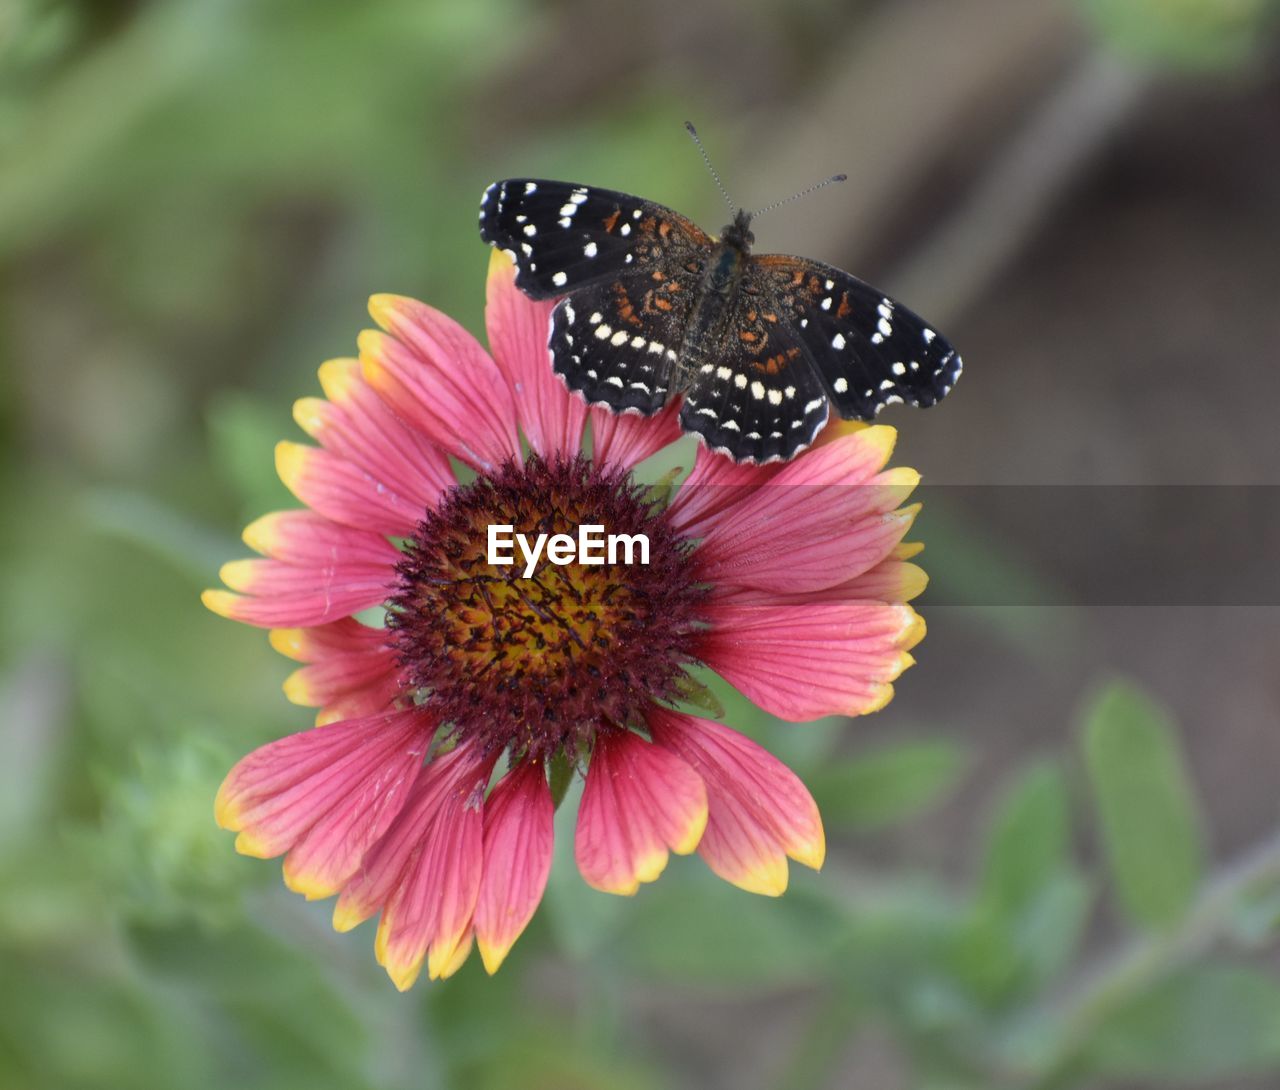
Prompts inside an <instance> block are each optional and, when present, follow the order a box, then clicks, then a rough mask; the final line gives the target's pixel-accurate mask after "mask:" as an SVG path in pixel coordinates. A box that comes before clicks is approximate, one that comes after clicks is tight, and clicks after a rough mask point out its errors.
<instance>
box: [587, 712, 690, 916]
mask: <svg viewBox="0 0 1280 1090" xmlns="http://www.w3.org/2000/svg"><path fill="white" fill-rule="evenodd" d="M706 824H707V792H706V788H705V787H704V786H703V783H702V778H701V777H700V776H699V775H698V774H697V773H696V772H695V771H694V770H693V769H692V768H690V767H689V765H688V764H686V763H685V762H684V761H682V760H681V759H680V758H679V757H677V756H676V755H675V754H674V753H670V752H668V751H667V750H664V749H660V748H659V747H657V746H655V745H653V744H652V743H651V742H646V741H645V740H644V739H643V738H641V737H640V736H639V735H638V734H635V733H634V732H632V731H629V730H616V731H611V732H604V733H601V734H599V735H598V736H597V737H596V745H595V750H594V751H593V753H592V755H591V766H590V768H588V770H587V783H586V787H585V789H584V790H583V792H582V803H581V805H580V807H579V809H578V827H577V834H576V837H575V840H574V856H575V858H576V859H577V862H578V869H579V870H580V871H581V872H582V876H583V878H585V879H586V881H587V884H588V885H591V886H594V887H595V888H596V889H599V890H603V891H604V892H606V893H623V894H631V893H635V892H636V890H637V889H639V888H640V883H641V882H652V881H653V880H654V879H655V878H657V877H658V875H659V874H661V873H662V871H663V869H664V868H665V867H666V865H667V855H668V849H670V850H671V851H673V852H676V853H677V854H678V855H687V854H688V853H689V852H691V851H693V850H694V848H696V847H697V846H698V841H699V840H700V839H701V837H702V831H703V829H705V828H706Z"/></svg>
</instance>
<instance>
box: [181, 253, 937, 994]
mask: <svg viewBox="0 0 1280 1090" xmlns="http://www.w3.org/2000/svg"><path fill="white" fill-rule="evenodd" d="M370 311H371V313H372V315H373V317H374V319H375V321H376V322H377V323H378V325H379V326H381V327H382V328H381V331H380V332H373V331H370V332H366V333H364V334H362V335H361V336H360V338H359V346H360V358H359V360H354V359H339V360H331V361H329V362H328V363H326V364H324V366H323V367H321V369H320V381H321V384H322V386H323V389H324V393H325V398H324V399H318V398H304V399H303V400H301V401H299V402H298V403H297V406H296V411H295V416H296V418H297V421H298V423H299V424H300V425H301V427H302V428H303V430H304V431H305V432H306V433H307V434H308V435H310V436H311V437H312V438H313V439H314V440H315V441H316V442H317V443H318V444H319V445H318V446H306V445H300V444H297V443H291V442H284V443H281V444H280V445H279V447H278V448H277V452H276V455H277V456H276V461H277V467H278V469H279V472H280V476H281V478H282V479H283V480H284V482H285V484H286V485H287V486H288V487H289V488H290V489H291V490H292V491H293V493H294V494H295V495H296V496H297V497H298V499H299V500H301V501H302V503H303V504H304V505H305V506H304V508H303V509H300V510H292V511H284V512H278V513H276V514H271V515H267V516H265V517H264V518H261V519H259V520H257V521H256V522H254V523H252V524H251V525H250V526H249V527H248V529H246V530H245V534H244V538H245V541H246V542H247V543H248V544H249V546H250V547H251V548H252V549H254V550H255V551H256V552H258V553H260V554H262V558H260V559H252V560H238V561H234V562H232V563H230V564H227V565H226V566H225V567H224V568H223V570H222V579H223V581H224V582H225V583H226V584H227V586H228V587H230V588H231V590H230V591H225V590H211V591H207V592H206V594H205V598H204V600H205V603H206V604H207V605H208V606H209V608H210V609H212V610H214V611H215V612H216V613H219V614H221V615H223V616H226V617H230V618H232V619H234V620H238V621H245V622H247V623H249V624H253V625H259V626H262V627H265V628H269V629H271V630H272V631H271V642H272V644H273V646H274V647H275V648H276V649H277V650H278V651H280V652H282V653H283V654H285V655H287V656H289V657H290V658H293V659H295V660H297V661H299V662H301V663H303V664H304V665H303V666H302V667H301V668H300V669H299V670H297V671H296V672H295V673H294V674H292V675H291V676H290V678H289V679H288V681H287V682H286V684H285V691H286V694H287V695H288V696H289V698H290V699H291V700H293V701H295V702H296V703H299V704H305V705H311V706H315V707H319V708H320V713H319V717H318V726H317V727H315V728H313V729H310V730H305V731H302V732H301V733H299V734H293V735H290V736H288V737H286V738H282V739H280V740H279V741H276V742H272V743H270V744H268V745H265V746H263V747H262V748H261V749H258V750H256V751H254V752H253V753H251V754H249V756H247V757H245V758H244V759H243V760H241V761H240V762H239V763H238V764H237V765H236V766H235V767H234V768H233V769H232V770H231V773H230V774H229V775H228V776H227V778H226V781H225V782H224V783H223V785H222V788H221V790H220V791H219V793H218V798H217V804H216V814H217V820H218V822H219V823H220V824H221V825H223V826H224V827H226V828H228V829H232V830H235V831H236V832H238V833H239V836H238V837H237V839H236V847H237V849H238V850H239V851H241V852H244V853H245V854H248V855H254V856H259V857H263V858H267V857H271V856H276V855H281V854H283V855H284V857H285V858H284V878H285V882H286V883H287V884H288V885H289V887H290V888H291V889H294V890H296V891H298V892H300V893H303V894H305V895H306V896H307V897H308V898H321V897H329V896H332V895H334V894H337V897H338V899H337V903H336V907H335V909H334V926H335V927H337V928H338V929H339V930H347V929H349V928H352V927H354V926H356V925H357V924H359V923H360V922H362V921H363V920H366V919H368V918H370V917H372V916H374V915H375V914H379V913H380V914H381V916H380V921H379V925H378V931H377V941H376V950H377V955H378V959H379V961H380V962H381V963H382V964H383V965H384V966H385V967H386V969H387V972H388V973H389V974H390V975H391V978H392V980H393V981H394V982H395V983H396V985H397V986H398V987H400V988H402V989H403V988H407V987H409V986H410V985H411V984H412V983H413V981H414V980H415V978H416V977H417V975H418V973H419V972H420V970H421V968H422V965H423V963H424V961H425V963H426V966H427V971H428V973H429V975H430V976H431V977H443V976H448V975H449V974H450V973H452V972H454V971H455V970H456V969H457V968H458V967H459V966H460V965H461V964H462V963H463V962H464V961H465V960H466V957H467V954H468V953H469V951H470V949H471V945H472V942H473V939H474V941H475V943H476V944H477V945H478V946H479V948H480V954H481V957H482V958H483V960H484V965H485V968H486V969H487V970H488V971H489V972H493V971H494V970H496V969H497V967H498V966H499V965H500V964H501V962H502V960H503V959H504V958H505V957H506V955H507V952H508V951H509V950H510V949H511V946H512V944H513V943H514V942H515V940H516V939H517V938H518V937H519V935H520V933H521V932H522V931H523V930H524V928H525V926H526V925H527V924H528V922H529V919H530V918H531V916H532V915H533V912H534V910H535V908H536V907H537V905H538V902H539V900H540V899H541V897H542V893H543V889H544V887H545V885H546V881H547V874H548V870H549V868H550V865H551V849H552V817H553V811H554V808H555V801H554V800H553V794H552V787H551V783H550V779H549V777H550V776H551V774H552V773H553V772H558V773H560V774H559V775H557V776H556V777H555V778H556V780H557V783H560V782H562V781H564V780H565V778H566V777H565V775H564V773H567V772H569V771H570V770H577V771H579V772H582V773H583V774H584V775H585V784H584V787H583V791H582V799H581V804H580V807H579V811H578V815H577V828H576V833H575V842H574V850H575V856H576V859H577V864H578V868H579V869H580V871H581V872H582V875H583V877H584V878H585V879H586V881H587V882H588V883H590V884H591V885H592V886H594V887H595V888H597V889H600V890H605V891H607V892H610V893H634V892H635V891H636V889H637V888H638V886H639V885H640V883H642V882H650V881H652V880H653V879H655V878H657V877H658V875H659V874H660V873H661V871H662V869H663V867H664V866H665V865H666V862H667V858H668V853H669V852H676V853H680V854H684V853H689V852H693V851H695V850H696V851H697V852H698V853H699V854H700V855H701V856H702V858H703V859H704V860H705V861H706V863H707V865H708V866H709V867H710V868H711V869H712V870H713V871H714V872H715V873H716V874H718V875H720V876H721V877H723V878H725V879H726V880H728V881H730V882H732V883H734V884H735V885H737V886H740V887H742V888H743V889H746V890H750V891H753V892H756V893H764V894H772V895H776V894H779V893H781V892H782V891H783V890H784V889H785V888H786V885H787V860H788V858H790V859H794V860H796V861H797V862H800V863H803V864H805V865H807V866H810V867H815V868H816V867H819V866H821V864H822V861H823V856H824V852H825V845H824V839H823V830H822V823H821V820H820V818H819V816H818V812H817V807H816V806H815V805H814V802H813V799H812V798H811V797H810V795H809V793H808V791H806V790H805V788H804V786H803V785H802V784H801V783H800V781H799V779H798V778H797V777H796V776H795V774H794V773H792V772H791V771H790V770H789V769H787V768H786V767H785V766H784V765H783V764H782V763H781V762H779V761H778V760H777V759H776V758H774V757H773V756H771V755H770V754H769V753H767V752H766V751H765V750H764V749H762V748H761V747H760V746H758V745H757V744H756V743H754V742H752V741H751V740H749V739H748V738H746V737H744V736H743V735H742V734H739V733H738V732H736V731H734V730H732V729H730V728H729V727H727V726H725V725H723V724H721V723H718V722H715V721H712V720H709V719H705V718H699V717H696V716H694V715H691V714H687V713H686V712H684V711H681V710H679V707H680V705H681V703H682V701H683V700H684V699H685V698H686V697H687V696H688V695H689V694H690V692H691V691H695V689H696V687H691V682H690V677H689V674H688V673H687V671H688V670H689V669H690V668H691V667H696V666H706V667H709V668H711V669H712V670H715V671H716V672H718V673H719V674H720V675H721V676H722V677H723V678H724V679H725V680H727V681H728V682H729V683H730V684H732V685H733V686H735V687H736V688H737V689H738V690H740V691H741V692H742V693H744V694H745V695H746V696H747V697H749V698H750V699H751V700H753V701H754V702H755V703H756V704H758V705H759V706H760V707H761V708H763V709H765V710H766V711H768V712H771V713H773V714H774V715H776V716H779V717H781V718H782V719H786V720H793V721H800V720H809V719H814V718H817V717H819V716H825V715H833V714H841V715H859V714H862V713H865V712H870V711H873V710H875V709H877V708H880V707H882V706H883V705H884V704H885V703H886V702H887V701H888V700H889V698H890V696H891V695H892V687H891V683H892V682H893V680H894V679H895V678H896V677H897V676H898V674H899V673H901V671H902V670H903V669H904V668H905V667H907V666H908V665H910V664H911V662H912V659H911V656H910V655H909V653H908V651H909V649H910V648H911V647H912V646H913V645H914V644H915V643H916V642H917V641H918V640H919V639H920V637H921V636H922V635H923V632H924V626H923V623H922V622H921V620H920V619H919V617H918V616H917V615H916V613H915V612H914V611H913V610H912V609H911V607H910V606H908V605H906V604H905V603H906V602H907V601H908V600H910V599H911V598H912V597H913V596H914V595H915V594H917V593H919V591H920V590H921V589H922V588H923V586H924V575H923V573H922V572H921V571H920V569H919V568H917V567H916V566H915V565H914V564H911V563H909V562H908V557H909V556H910V555H911V553H912V552H913V547H912V546H909V545H904V544H903V543H902V538H903V535H904V534H905V533H906V531H907V529H908V527H909V526H910V525H911V522H912V520H913V518H914V516H915V509H913V508H903V507H901V506H900V505H901V503H902V501H903V499H904V498H905V496H906V495H907V494H908V493H909V492H910V490H911V489H912V488H913V487H914V485H915V483H916V481H917V479H918V478H917V475H916V474H915V473H914V472H913V471H911V470H906V469H894V470H885V469H884V466H885V463H886V461H887V460H888V457H889V454H890V452H891V449H892V446H893V441H894V432H893V430H892V429H890V428H887V427H860V428H857V429H856V430H854V429H851V428H844V429H830V430H829V431H828V432H827V433H826V435H825V436H824V438H823V441H821V442H820V443H819V444H818V445H817V446H816V447H814V449H812V450H810V451H807V452H805V453H803V454H801V455H800V456H799V457H798V458H796V459H795V460H794V461H791V462H788V463H786V464H783V465H777V464H775V465H768V466H754V465H738V464H734V463H733V462H730V461H728V460H727V459H725V458H724V457H722V456H720V455H718V454H714V453H711V452H709V451H707V450H706V449H700V450H699V451H698V453H697V457H696V459H695V461H694V465H693V468H692V470H691V472H690V474H689V476H688V478H687V479H686V480H685V481H684V483H683V484H682V485H681V486H680V487H679V488H678V489H676V490H675V491H674V493H671V492H670V490H669V489H666V490H664V489H650V488H644V487H641V486H640V485H639V484H637V483H636V481H635V480H634V479H633V470H634V468H635V466H636V465H637V464H638V463H639V462H640V461H642V460H643V459H645V458H647V457H648V456H649V455H651V454H653V453H655V452H656V451H658V450H659V449H661V448H662V447H664V446H665V445H667V444H668V443H670V442H672V441H674V440H675V439H677V438H678V436H679V431H678V429H677V427H676V425H675V423H674V420H673V415H672V412H671V410H670V408H669V409H668V410H666V411H664V412H663V413H662V414H660V415H658V416H657V417H654V418H643V417H639V416H634V415H622V416H617V415H612V414H610V413H608V412H605V411H603V410H601V409H598V408H588V407H587V406H586V405H584V404H583V403H582V402H581V401H580V400H579V399H577V398H576V397H572V396H570V395H569V394H568V392H567V391H566V390H565V389H564V387H563V386H562V385H561V384H560V382H559V380H558V379H557V378H556V377H555V376H554V374H553V373H552V371H551V368H550V367H549V365H548V362H547V329H548V316H549V313H550V304H546V303H533V302H530V301H529V300H528V299H526V298H525V297H524V296H523V295H521V294H520V292H519V291H517V290H516V288H515V286H514V283H513V270H512V267H511V265H510V263H509V261H508V259H507V258H505V257H503V256H501V255H495V257H494V261H493V264H492V265H491V267H490V274H489V282H488V306H487V311H486V325H487V327H488V337H489V345H490V348H491V350H492V356H490V354H489V353H487V352H486V351H485V350H484V349H483V348H482V347H481V346H480V344H478V343H477V342H476V341H475V340H474V339H473V338H472V337H471V336H470V335H469V334H468V333H467V332H466V331H465V330H463V329H462V328H461V327H460V326H458V325H457V324H456V323H455V322H453V321H451V320H450V319H449V318H447V317H445V316H444V315H443V314H441V313H439V312H438V311H435V310H432V309H431V308H430V307H428V306H425V305H424V304H422V303H418V302H414V301H413V300H410V299H405V298H400V297H396V296H389V295H379V296H375V297H374V298H373V299H372V300H371V302H370ZM588 423H589V424H590V428H589V429H588V427H587V425H588ZM588 430H589V432H590V442H589V443H588V442H587V441H586V440H587V433H588ZM522 437H523V441H522ZM588 448H589V450H590V454H589V456H588V455H587V454H585V453H584V450H586V449H588ZM455 466H459V467H462V468H461V469H460V470H459V472H458V473H457V474H455V468H454V467H455ZM584 527H585V528H587V530H586V533H587V534H588V535H590V534H595V535H597V536H595V537H594V538H590V539H589V540H586V541H585V542H584V540H583V533H584V530H583V528H584ZM592 527H594V528H595V529H594V530H592V529H591V528H592ZM495 535H496V536H495ZM518 535H519V536H518ZM540 535H546V536H545V537H541V538H540ZM553 535H564V536H561V537H557V536H553ZM574 535H577V537H576V538H575V536H574ZM615 538H616V540H615ZM495 542H496V543H497V544H501V545H503V546H504V547H505V550H506V552H505V553H499V552H497V551H495V547H494V546H495ZM575 542H576V544H577V546H578V548H577V552H576V553H574V552H573V546H574V545H575ZM593 544H594V545H595V546H596V552H597V554H598V555H595V556H593V555H592V551H591V546H592V545H593ZM614 544H616V545H617V546H618V547H617V549H616V550H615V549H614V548H613V545H614ZM608 552H613V553H614V555H612V556H609V555H608ZM508 560H509V561H510V562H507V561H508ZM380 618H385V621H381V623H380ZM370 622H371V623H370Z"/></svg>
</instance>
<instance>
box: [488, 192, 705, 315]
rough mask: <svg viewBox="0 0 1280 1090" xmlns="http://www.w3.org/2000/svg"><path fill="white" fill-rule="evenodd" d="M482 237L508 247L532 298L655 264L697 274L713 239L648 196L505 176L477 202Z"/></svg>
mask: <svg viewBox="0 0 1280 1090" xmlns="http://www.w3.org/2000/svg"><path fill="white" fill-rule="evenodd" d="M480 237H481V238H483V239H484V240H485V242H488V243H489V244H490V245H493V246H496V247H498V248H499V249H502V250H506V251H508V252H509V253H510V254H511V255H512V257H513V258H514V260H515V263H516V286H517V287H518V288H520V290H521V291H523V292H524V293H525V294H526V295H528V296H529V297H530V298H532V299H550V298H553V297H555V296H557V295H567V294H569V293H570V292H572V291H574V290H576V289H577V288H580V287H583V286H584V285H587V284H595V283H598V282H600V281H603V280H607V279H611V278H616V277H618V276H619V275H621V274H627V273H634V272H640V271H645V272H649V271H652V270H654V269H669V268H678V269H686V270H687V269H688V268H689V267H691V266H692V265H693V264H695V263H696V264H697V268H696V270H695V271H694V272H693V273H691V274H690V275H696V276H700V275H701V270H702V263H703V262H705V260H706V254H707V252H709V250H710V247H711V239H710V238H708V236H707V234H706V233H705V232H704V231H703V230H702V229H701V228H699V227H698V226H697V225H696V224H694V223H693V222H692V221H690V220H687V219H685V218H684V217H683V216H681V215H680V214H679V213H677V212H673V211H672V210H671V209H669V208H664V207H663V206H662V205H660V204H654V203H653V202H652V201H646V200H641V199H640V198H639V197H632V196H630V195H628V194H626V193H617V192H614V191H613V190H611V189H597V188H595V187H594V186H586V185H574V184H573V183H572V182H552V181H547V180H545V179H540V178H508V179H506V180H505V181H501V182H494V183H493V185H491V186H489V188H488V189H486V190H485V191H484V197H483V198H482V200H481V202H480Z"/></svg>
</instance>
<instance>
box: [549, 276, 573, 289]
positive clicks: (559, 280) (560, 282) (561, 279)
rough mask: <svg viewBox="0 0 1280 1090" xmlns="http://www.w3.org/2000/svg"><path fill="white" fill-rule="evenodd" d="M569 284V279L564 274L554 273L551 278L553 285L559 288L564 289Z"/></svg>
mask: <svg viewBox="0 0 1280 1090" xmlns="http://www.w3.org/2000/svg"><path fill="white" fill-rule="evenodd" d="M568 282H569V278H568V277H567V276H566V275H565V274H564V273H562V272H558V273H554V274H553V275H552V277H551V283H553V284H554V285H555V286H556V287H557V288H563V287H564V286H565V284H567V283H568Z"/></svg>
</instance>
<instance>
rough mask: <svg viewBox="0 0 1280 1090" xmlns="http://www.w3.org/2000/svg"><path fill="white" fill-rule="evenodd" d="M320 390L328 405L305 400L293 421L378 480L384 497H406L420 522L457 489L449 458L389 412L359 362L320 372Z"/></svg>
mask: <svg viewBox="0 0 1280 1090" xmlns="http://www.w3.org/2000/svg"><path fill="white" fill-rule="evenodd" d="M320 384H321V385H322V386H323V387H324V393H325V397H327V398H328V400H327V401H325V400H322V399H320V398H313V397H308V398H302V399H301V400H300V401H297V402H296V403H295V404H294V410H293V415H294V418H295V419H296V420H297V422H298V424H299V426H300V427H301V428H302V430H303V431H305V432H306V433H307V434H308V435H310V436H311V438H313V439H315V440H316V441H317V442H318V443H319V444H320V445H321V446H322V447H324V448H325V449H326V450H328V451H330V452H331V453H333V454H335V455H337V456H338V457H340V458H345V459H346V460H347V461H348V462H351V463H352V464H354V465H355V466H357V467H358V468H359V469H361V470H362V471H363V472H364V473H366V474H367V475H368V476H369V477H370V478H371V479H373V480H376V481H377V482H378V484H379V491H382V492H394V493H396V494H397V495H399V496H401V497H403V498H404V499H405V500H407V501H408V502H409V503H411V504H413V505H415V506H416V507H417V508H418V511H419V512H420V514H419V517H421V512H423V511H425V510H426V509H427V508H428V507H434V506H435V503H436V501H437V500H438V499H439V498H440V494H441V492H443V491H445V490H446V489H448V488H452V487H453V486H454V485H455V484H456V483H457V481H456V479H455V478H454V476H453V470H452V468H451V467H450V465H449V459H448V458H447V457H446V456H445V454H444V452H443V451H441V450H439V449H438V448H437V447H435V446H433V445H432V444H431V443H430V442H429V441H428V440H427V438H426V437H425V436H423V435H422V434H420V433H419V432H416V431H414V430H413V429H412V428H410V427H408V426H407V425H405V424H404V423H403V422H402V421H401V420H400V418H399V417H397V416H396V415H395V413H393V412H392V411H391V410H390V409H389V408H388V407H387V405H386V404H385V403H384V402H383V401H382V399H381V398H380V397H378V395H377V394H376V393H375V392H374V390H373V388H372V387H371V386H370V385H369V384H368V383H367V382H365V380H364V375H363V374H362V372H361V368H360V363H359V362H358V361H357V360H352V359H338V360H329V361H328V362H327V363H325V364H324V365H323V366H321V368H320Z"/></svg>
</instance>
